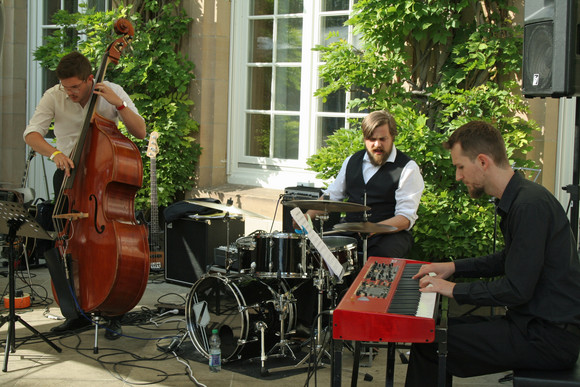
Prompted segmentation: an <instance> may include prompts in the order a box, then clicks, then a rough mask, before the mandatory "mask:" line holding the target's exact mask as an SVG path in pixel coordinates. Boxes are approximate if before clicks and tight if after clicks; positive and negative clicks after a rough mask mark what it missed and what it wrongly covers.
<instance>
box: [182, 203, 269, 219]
mask: <svg viewBox="0 0 580 387" xmlns="http://www.w3.org/2000/svg"><path fill="white" fill-rule="evenodd" d="M185 201H186V202H188V203H192V204H197V205H198V206H202V207H207V208H213V209H214V210H218V211H223V212H227V213H228V214H230V215H244V216H250V217H253V218H260V219H268V218H267V217H266V216H264V215H260V214H258V213H255V212H252V211H248V210H242V209H241V208H238V207H234V206H226V205H225V204H219V203H212V202H204V201H201V200H191V199H187V200H185Z"/></svg>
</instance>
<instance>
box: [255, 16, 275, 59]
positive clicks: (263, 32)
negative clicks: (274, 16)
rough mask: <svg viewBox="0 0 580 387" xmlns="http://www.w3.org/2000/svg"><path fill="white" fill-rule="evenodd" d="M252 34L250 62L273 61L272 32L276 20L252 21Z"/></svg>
mask: <svg viewBox="0 0 580 387" xmlns="http://www.w3.org/2000/svg"><path fill="white" fill-rule="evenodd" d="M250 31H251V34H252V46H251V47H250V50H251V52H250V62H254V63H257V62H267V63H271V62H272V48H273V42H272V32H273V31H274V22H273V21H272V20H252V21H250Z"/></svg>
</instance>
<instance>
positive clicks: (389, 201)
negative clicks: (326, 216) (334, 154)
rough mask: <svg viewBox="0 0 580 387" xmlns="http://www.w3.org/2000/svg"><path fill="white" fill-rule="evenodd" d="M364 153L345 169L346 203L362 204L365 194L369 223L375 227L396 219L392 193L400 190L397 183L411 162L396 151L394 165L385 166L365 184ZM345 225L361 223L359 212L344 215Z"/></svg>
mask: <svg viewBox="0 0 580 387" xmlns="http://www.w3.org/2000/svg"><path fill="white" fill-rule="evenodd" d="M365 153H366V149H363V150H361V151H358V152H356V153H355V154H353V155H352V157H351V158H350V160H349V161H348V164H347V166H346V197H347V198H348V201H349V202H354V203H359V204H364V195H365V192H366V197H367V201H366V203H367V206H369V207H371V209H370V210H369V212H368V220H369V221H370V222H373V223H376V222H380V221H381V220H385V219H388V218H392V217H393V216H394V215H395V205H396V204H397V202H396V200H395V191H396V190H397V188H398V187H399V179H400V178H401V172H402V171H403V168H404V167H405V165H407V163H408V162H409V161H411V158H410V157H409V156H407V155H406V154H404V153H403V152H401V151H399V150H398V149H397V157H396V158H395V162H393V163H390V162H389V163H385V164H384V165H383V166H382V167H381V168H379V170H378V171H377V172H376V173H375V174H374V176H373V177H371V178H370V180H369V181H368V182H367V183H366V184H365V181H364V178H363V173H362V165H363V157H364V155H365ZM345 220H346V221H347V222H361V221H362V220H363V213H362V212H347V213H346V218H345Z"/></svg>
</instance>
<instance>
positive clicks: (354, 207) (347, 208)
mask: <svg viewBox="0 0 580 387" xmlns="http://www.w3.org/2000/svg"><path fill="white" fill-rule="evenodd" d="M284 205H285V206H291V207H299V208H301V209H303V210H317V211H324V212H362V211H366V210H370V209H371V208H370V207H368V206H363V205H362V204H358V203H351V202H339V201H336V200H292V201H290V202H286V203H284Z"/></svg>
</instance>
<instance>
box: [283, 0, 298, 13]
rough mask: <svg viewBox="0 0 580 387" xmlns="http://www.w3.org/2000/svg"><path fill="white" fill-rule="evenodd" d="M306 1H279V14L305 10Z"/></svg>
mask: <svg viewBox="0 0 580 387" xmlns="http://www.w3.org/2000/svg"><path fill="white" fill-rule="evenodd" d="M303 3H304V2H303V1H302V0H290V1H287V0H282V1H280V0H279V1H278V14H279V15H286V14H288V13H302V12H304V4H303Z"/></svg>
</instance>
